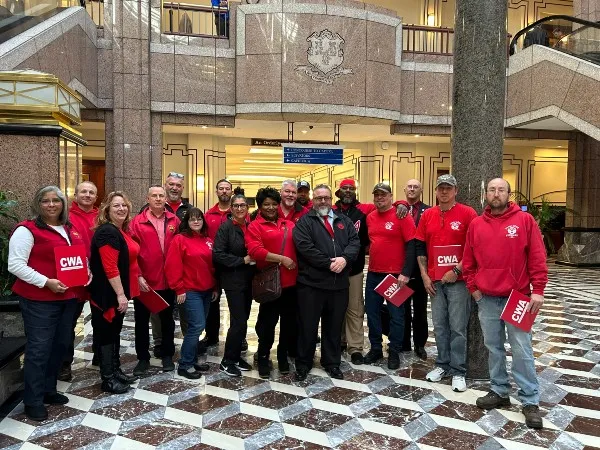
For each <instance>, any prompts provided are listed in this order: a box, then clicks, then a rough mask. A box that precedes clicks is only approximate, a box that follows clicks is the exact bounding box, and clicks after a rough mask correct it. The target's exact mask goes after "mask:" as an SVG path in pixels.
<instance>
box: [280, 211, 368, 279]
mask: <svg viewBox="0 0 600 450" xmlns="http://www.w3.org/2000/svg"><path fill="white" fill-rule="evenodd" d="M333 217H334V218H333V233H334V239H332V238H331V236H330V235H329V233H328V231H327V230H326V229H325V225H324V224H323V222H322V221H321V218H320V217H319V216H318V215H317V212H316V211H315V210H314V209H313V210H311V211H310V212H309V213H308V214H305V215H304V216H302V217H301V218H300V220H298V222H296V226H295V227H294V231H293V233H292V236H293V238H294V244H296V254H297V256H298V279H297V280H298V283H303V284H306V285H308V286H312V287H316V288H320V289H325V290H330V291H332V290H338V289H347V288H348V287H349V286H350V282H349V281H348V276H349V274H350V269H351V267H352V264H353V263H354V261H355V260H356V258H357V256H358V253H359V252H360V238H359V237H358V234H357V233H356V230H355V229H354V223H353V222H352V220H351V219H350V218H349V217H348V216H345V215H342V214H339V215H338V214H337V213H336V212H335V211H334V213H333ZM338 256H341V257H343V258H345V259H346V261H347V265H346V268H345V269H344V270H343V271H342V272H341V273H333V272H331V271H330V270H329V267H330V265H331V258H335V257H338Z"/></svg>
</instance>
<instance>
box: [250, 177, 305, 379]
mask: <svg viewBox="0 0 600 450" xmlns="http://www.w3.org/2000/svg"><path fill="white" fill-rule="evenodd" d="M256 203H257V205H258V211H259V213H258V215H257V216H256V219H255V220H254V221H252V222H251V223H250V225H248V230H247V231H246V236H245V238H246V247H248V254H249V255H250V257H251V258H252V259H253V260H254V261H256V267H257V269H258V270H262V269H264V268H266V267H267V266H269V265H271V264H273V263H275V264H280V265H281V288H282V291H281V297H279V298H278V299H277V300H275V301H272V302H269V303H262V304H261V305H260V309H259V312H258V319H257V321H256V334H257V335H258V351H257V354H258V359H257V362H258V374H259V376H260V377H261V378H269V375H270V372H271V370H270V365H269V354H270V352H271V347H272V346H273V342H274V340H275V327H276V326H277V322H278V320H279V318H280V317H281V324H280V326H279V344H278V345H277V362H278V364H279V372H280V373H282V374H286V373H289V371H290V364H289V362H288V356H293V355H295V354H296V346H297V343H296V339H297V333H296V329H297V327H296V310H295V307H296V276H297V275H298V266H297V261H296V249H295V247H294V241H293V239H292V229H293V228H294V223H293V222H291V221H288V220H284V219H282V218H280V217H278V207H279V204H280V203H281V195H280V194H279V191H278V190H277V189H274V188H272V187H266V188H262V189H259V190H258V192H257V193H256ZM284 240H285V242H284ZM282 246H283V251H282Z"/></svg>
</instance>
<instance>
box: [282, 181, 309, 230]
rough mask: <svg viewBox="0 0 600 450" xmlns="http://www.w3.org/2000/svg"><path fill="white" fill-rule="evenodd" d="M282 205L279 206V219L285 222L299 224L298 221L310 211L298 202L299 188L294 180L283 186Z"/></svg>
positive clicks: (285, 182) (284, 183) (286, 182)
mask: <svg viewBox="0 0 600 450" xmlns="http://www.w3.org/2000/svg"><path fill="white" fill-rule="evenodd" d="M279 193H280V194H281V203H280V204H279V208H278V213H279V217H281V218H282V219H283V220H289V221H291V222H294V223H296V222H298V219H300V217H302V216H303V215H304V214H306V213H307V212H308V211H309V210H308V208H305V207H304V206H302V205H301V204H300V203H298V202H296V199H297V198H298V188H297V186H296V182H295V181H294V180H285V181H284V182H283V183H282V184H281V191H279Z"/></svg>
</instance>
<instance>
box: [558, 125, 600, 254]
mask: <svg viewBox="0 0 600 450" xmlns="http://www.w3.org/2000/svg"><path fill="white" fill-rule="evenodd" d="M598 195H600V142H598V141H597V140H595V139H593V138H591V137H590V136H587V135H585V134H583V133H576V134H575V139H573V140H570V141H569V162H568V169H567V208H568V211H567V217H566V222H565V243H564V245H563V246H562V247H561V248H560V250H559V252H558V262H559V264H567V265H574V266H600V203H599V202H598V198H599V197H598Z"/></svg>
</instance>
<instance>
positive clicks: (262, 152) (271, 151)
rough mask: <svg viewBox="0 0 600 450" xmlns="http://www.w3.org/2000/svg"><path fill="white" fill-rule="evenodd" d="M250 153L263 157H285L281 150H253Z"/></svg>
mask: <svg viewBox="0 0 600 450" xmlns="http://www.w3.org/2000/svg"><path fill="white" fill-rule="evenodd" d="M250 153H254V154H262V155H283V149H281V148H251V149H250Z"/></svg>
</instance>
